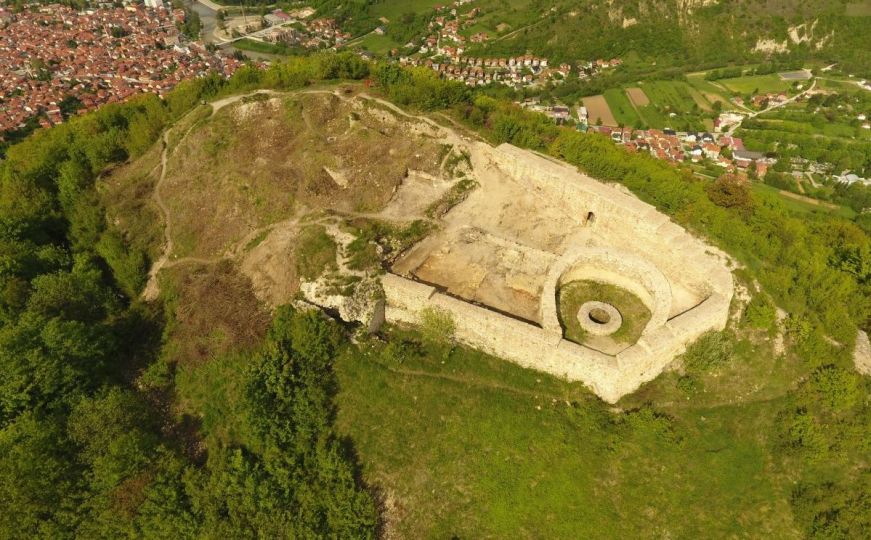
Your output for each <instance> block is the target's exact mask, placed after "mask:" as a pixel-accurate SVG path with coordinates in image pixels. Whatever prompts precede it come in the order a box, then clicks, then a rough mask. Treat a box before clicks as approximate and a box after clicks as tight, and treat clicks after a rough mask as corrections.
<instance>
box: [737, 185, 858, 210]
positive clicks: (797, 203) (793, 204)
mask: <svg viewBox="0 0 871 540" xmlns="http://www.w3.org/2000/svg"><path fill="white" fill-rule="evenodd" d="M753 190H754V191H756V192H757V193H764V194H768V195H773V196H775V197H777V198H778V199H779V200H780V202H782V203H783V205H784V206H786V207H787V208H789V209H790V210H793V211H795V212H801V213H812V212H822V213H825V214H834V215H837V216H840V217H843V218H846V219H853V218H855V217H856V212H855V211H854V210H852V209H851V208H847V207H846V206H838V205H833V204H830V203H823V202H820V203H814V202H811V201H810V200H807V201H806V200H803V199H799V198H796V197H791V196H788V195H785V194H783V193H782V192H781V190H779V189H777V188H775V187H773V186H769V185H767V184H762V183H760V182H755V183H754V184H753Z"/></svg>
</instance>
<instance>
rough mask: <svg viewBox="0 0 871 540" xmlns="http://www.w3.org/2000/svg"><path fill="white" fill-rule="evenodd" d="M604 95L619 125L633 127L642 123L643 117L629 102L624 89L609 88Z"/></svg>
mask: <svg viewBox="0 0 871 540" xmlns="http://www.w3.org/2000/svg"><path fill="white" fill-rule="evenodd" d="M602 95H603V96H604V97H605V101H607V102H608V107H609V108H610V109H611V114H613V115H614V119H615V120H616V121H617V122H618V125H619V124H622V125H624V126H630V127H631V126H634V125H635V124H636V123H638V122H639V121H640V118H641V117H640V115H639V113H638V109H637V108H636V107H635V106H634V105H633V104H632V103H631V102H630V101H629V98H628V97H627V96H626V93H625V92H624V91H623V89H622V88H609V89H608V90H605V92H604V93H603V94H602ZM606 125H608V124H606Z"/></svg>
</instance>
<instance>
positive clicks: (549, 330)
mask: <svg viewBox="0 0 871 540" xmlns="http://www.w3.org/2000/svg"><path fill="white" fill-rule="evenodd" d="M473 159H474V160H476V161H478V163H477V164H476V167H477V166H479V165H480V164H482V163H486V166H493V165H494V164H495V165H496V166H497V167H498V168H499V169H500V170H501V171H502V172H504V173H505V174H506V175H508V176H510V177H511V178H512V179H513V180H515V181H516V182H518V183H520V184H521V185H523V186H524V187H525V188H527V189H529V190H530V191H531V192H533V193H536V194H538V195H539V196H541V197H542V198H543V199H546V200H547V201H548V203H549V204H550V205H552V206H553V205H555V206H556V207H557V208H558V211H561V212H564V213H565V214H566V215H568V216H570V217H572V219H574V220H575V221H576V222H577V223H578V227H583V226H592V227H595V228H596V229H598V231H596V232H597V233H601V234H600V236H601V237H602V238H604V239H605V240H608V239H609V238H615V237H616V238H619V239H620V240H621V242H620V244H621V246H622V249H618V248H616V247H615V248H603V247H591V246H588V245H573V246H568V247H567V248H566V249H565V251H564V252H563V253H561V254H559V258H558V259H557V260H556V261H555V262H554V263H553V264H551V265H550V266H549V267H548V268H547V270H546V272H547V279H546V281H545V285H544V289H543V291H542V296H541V308H540V315H541V321H542V326H541V327H538V326H536V325H533V324H530V323H526V322H523V321H520V320H516V319H513V318H510V317H507V316H505V315H502V314H500V313H498V312H496V311H493V310H490V309H487V308H485V307H481V306H478V305H475V304H472V303H469V302H465V301H463V300H459V299H457V298H454V297H451V296H448V295H446V294H443V293H441V292H439V291H438V290H436V289H435V288H434V287H432V286H429V285H425V284H422V283H418V282H415V281H412V280H410V279H406V278H403V277H400V276H397V275H394V274H387V275H385V276H384V277H383V279H382V284H383V287H384V292H385V298H386V309H385V318H386V320H388V321H402V322H408V323H413V324H416V323H419V322H420V321H419V317H420V313H421V312H422V311H423V310H424V309H426V308H436V309H441V310H444V311H445V312H447V313H449V314H450V315H451V316H452V317H453V318H454V320H455V322H456V337H457V339H459V340H460V341H462V342H464V343H467V344H469V345H471V346H473V347H476V348H479V349H482V350H484V351H486V352H489V353H491V354H494V355H496V356H499V357H502V358H504V359H506V360H509V361H512V362H515V363H517V364H519V365H521V366H524V367H528V368H532V369H537V370H540V371H544V372H547V373H551V374H553V375H556V376H558V377H563V378H566V379H568V380H572V381H582V382H584V383H585V384H586V385H587V386H589V387H590V388H591V389H592V390H593V392H595V393H596V394H597V395H599V396H600V397H601V398H602V399H604V400H605V401H608V402H615V401H617V400H618V399H620V397H622V396H624V395H626V394H628V393H631V392H633V391H635V390H636V389H637V388H638V387H639V386H640V385H641V384H643V383H644V382H647V381H649V380H652V379H653V378H655V377H656V376H657V375H659V374H660V373H661V372H662V370H663V368H664V367H665V366H666V365H668V364H669V363H670V362H671V361H672V360H673V359H674V357H675V356H677V355H679V354H681V353H682V352H683V351H684V350H685V349H686V346H687V345H688V344H689V343H691V342H692V341H693V340H695V339H697V338H698V337H699V336H700V335H702V334H703V333H704V332H707V331H709V330H721V329H722V328H724V327H725V325H726V320H727V318H728V313H729V304H730V302H731V298H732V287H733V284H732V275H731V273H730V271H729V269H728V268H727V267H726V265H725V263H724V261H723V260H722V258H721V257H719V256H718V255H717V253H716V252H715V251H716V250H713V249H712V248H709V247H708V246H706V245H705V244H704V243H703V242H702V241H700V240H699V239H697V238H695V237H693V236H692V235H690V234H689V233H688V232H687V231H686V230H684V229H683V228H682V227H680V226H678V225H676V224H674V223H672V222H671V221H670V220H669V219H668V217H667V216H665V215H663V214H661V213H660V212H658V211H657V210H656V209H655V208H654V207H652V206H650V205H648V204H646V203H644V202H642V201H640V200H638V199H637V198H635V197H634V196H632V195H631V194H627V193H623V192H622V191H620V190H619V189H616V188H614V187H612V186H608V185H606V184H603V183H601V182H597V181H595V180H593V179H592V178H589V177H587V176H585V175H582V174H580V173H579V172H578V171H577V170H575V169H574V168H572V167H570V166H568V165H565V164H562V163H559V162H556V161H554V160H552V159H550V158H546V157H543V156H540V155H537V154H534V153H531V152H527V151H524V150H520V149H518V148H515V147H513V146H510V145H501V146H499V147H498V148H492V147H489V146H487V145H485V144H483V143H478V144H477V145H476V148H475V152H474V153H473ZM589 212H593V213H594V214H595V217H596V219H595V224H594V225H590V224H588V223H587V215H588V213H589ZM627 238H628V240H627ZM627 246H630V247H627ZM667 276H678V277H679V278H680V280H681V283H684V280H686V283H688V284H689V285H688V286H689V288H691V289H693V290H698V291H699V292H698V294H699V295H700V296H699V298H701V300H700V301H699V303H698V304H696V305H694V306H693V307H691V308H690V309H687V310H686V311H684V312H683V313H678V314H674V313H671V312H672V287H671V283H670V281H669V278H668V277H667ZM575 279H594V280H599V281H604V282H608V283H612V284H614V285H618V286H620V287H623V288H625V289H627V290H629V291H630V292H632V293H634V294H636V295H637V296H638V297H639V298H640V299H641V300H642V302H644V303H645V305H647V307H648V308H649V309H650V310H651V313H652V319H651V321H650V322H649V323H648V325H647V326H646V327H645V329H644V331H643V332H642V335H641V338H640V339H639V340H638V342H637V343H635V344H634V345H632V346H630V347H628V348H626V349H624V350H623V351H622V352H620V353H619V354H617V355H613V356H612V355H608V354H604V353H602V352H599V351H596V350H593V349H590V348H588V347H585V346H583V345H579V344H577V343H573V342H570V341H567V340H565V339H563V338H562V327H561V325H560V324H559V319H558V316H557V306H556V291H557V288H558V287H559V285H560V284H562V283H565V282H567V281H571V280H575ZM693 298H695V297H693ZM681 309H682V308H681Z"/></svg>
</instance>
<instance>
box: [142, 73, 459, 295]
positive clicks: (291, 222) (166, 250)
mask: <svg viewBox="0 0 871 540" xmlns="http://www.w3.org/2000/svg"><path fill="white" fill-rule="evenodd" d="M256 94H267V95H270V96H292V95H303V94H330V95H334V96H336V97H338V98H339V99H341V100H343V101H346V100H349V99H365V100H369V101H372V102H374V103H378V104H380V105H382V106H384V107H387V108H388V109H390V110H391V111H392V112H394V113H396V114H397V115H400V116H403V117H405V118H412V119H414V120H417V121H420V122H424V123H426V124H428V125H430V126H431V127H433V128H436V129H443V128H442V126H440V125H439V124H438V123H437V122H435V121H433V120H432V119H430V118H427V117H425V116H419V115H412V114H409V113H407V112H405V111H403V110H402V109H400V108H399V107H397V106H396V105H394V104H393V103H390V102H389V101H386V100H383V99H381V98H377V97H375V96H371V95H368V94H365V93H360V94H356V95H355V96H346V95H343V94H342V93H340V92H338V91H335V90H297V91H293V92H279V91H276V90H268V89H261V90H255V91H253V92H249V93H246V94H240V95H236V96H230V97H227V98H223V99H219V100H216V101H213V102H211V103H210V104H209V106H210V107H211V108H212V112H211V114H209V116H208V118H212V117H214V116H215V114H216V113H217V112H218V111H220V110H221V109H223V108H224V107H227V106H228V105H232V104H234V103H236V102H238V101H240V100H242V99H244V98H246V97H249V96H253V95H256ZM196 111H197V109H194V110H192V111H191V112H189V113H188V114H186V115H185V116H184V117H183V118H182V119H180V120H179V121H178V122H177V124H178V123H179V122H182V121H184V120H185V119H187V118H188V117H189V116H190V115H192V114H195V113H196ZM303 120H304V121H305V122H306V123H307V124H309V125H310V123H311V120H310V119H309V118H306V117H305V115H303ZM198 123H199V122H194V123H193V124H192V125H191V126H190V127H189V128H188V129H187V131H185V133H184V134H183V135H182V136H181V137H180V138H179V139H178V140H177V141H175V146H178V145H179V144H181V143H182V142H183V141H184V140H185V139H186V138H187V136H188V135H189V134H190V132H191V131H192V130H193V129H194V127H196V126H197V124H198ZM177 124H176V125H175V126H171V127H169V128H167V130H166V131H164V133H163V137H162V138H161V144H162V146H163V149H162V150H161V153H160V163H159V165H157V166H155V169H157V167H159V168H160V177H159V178H158V180H157V183H156V184H155V186H154V192H153V193H152V196H151V197H152V200H153V201H154V203H155V205H157V207H158V208H159V209H160V213H161V215H162V217H163V222H164V227H163V241H164V245H163V251H162V253H161V255H160V257H159V258H158V259H157V260H156V261H155V262H154V264H152V266H151V269H150V270H149V272H148V282H147V283H146V285H145V288H144V289H143V291H142V298H143V299H144V300H146V301H149V302H150V301H153V300H155V299H157V297H158V296H160V282H159V280H158V275H159V274H160V271H161V270H163V269H165V268H172V267H175V266H179V265H183V264H214V263H217V262H219V261H221V260H224V259H228V258H235V257H237V256H239V255H241V254H242V252H243V251H244V249H245V247H246V246H247V245H248V244H249V243H250V242H251V241H253V240H254V239H255V238H256V237H257V236H258V235H260V234H262V233H264V232H265V231H268V230H271V229H276V228H285V227H295V226H297V225H299V224H300V222H301V221H302V220H303V219H304V218H306V217H308V216H310V215H311V214H312V212H311V211H310V210H308V209H304V210H302V211H301V212H300V213H297V214H296V215H295V216H294V217H293V218H290V219H287V220H284V221H281V222H278V223H271V224H268V225H265V226H263V227H259V228H257V229H254V230H253V231H251V232H249V233H248V234H246V235H245V236H244V237H243V238H242V239H241V240H239V241H238V242H236V243H235V244H233V245H232V246H231V247H230V248H228V249H227V250H226V251H225V252H224V254H223V255H218V256H215V257H194V256H188V257H182V258H179V259H175V260H170V258H171V256H172V251H173V249H174V243H173V240H172V215H171V213H170V210H169V206H167V204H166V201H165V200H164V199H163V195H162V193H161V191H162V188H163V185H164V183H165V181H166V172H167V168H168V161H169V157H170V152H171V150H170V147H169V146H170V136H171V135H172V134H173V132H174V131H175V130H176V129H178V127H177ZM310 127H311V128H312V129H313V130H315V128H314V126H310ZM152 171H154V169H152ZM336 217H358V218H365V219H378V220H384V221H391V222H399V221H402V222H407V221H409V219H410V220H413V219H422V220H425V221H427V222H432V219H430V218H429V217H427V216H423V215H421V216H409V219H402V220H400V219H397V218H395V217H391V216H388V215H382V213H381V212H377V213H371V212H369V213H362V212H331V213H330V214H328V215H326V216H324V217H322V218H319V219H316V220H314V221H312V223H323V222H325V221H330V220H333V219H335V218H336Z"/></svg>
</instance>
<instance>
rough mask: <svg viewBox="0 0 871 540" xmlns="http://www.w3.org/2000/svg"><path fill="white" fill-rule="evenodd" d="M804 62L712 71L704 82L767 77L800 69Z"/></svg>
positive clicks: (769, 63)
mask: <svg viewBox="0 0 871 540" xmlns="http://www.w3.org/2000/svg"><path fill="white" fill-rule="evenodd" d="M803 65H804V62H803V61H801V60H786V61H783V62H767V63H763V64H759V65H758V66H756V67H755V68H749V69H744V68H742V67H740V66H738V67H731V68H723V69H714V70H711V71H709V72H707V73H706V74H705V80H706V81H719V80H720V79H734V78H736V77H743V76H744V75H769V74H771V73H778V72H781V71H790V70H798V69H801V68H802V67H803Z"/></svg>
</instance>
